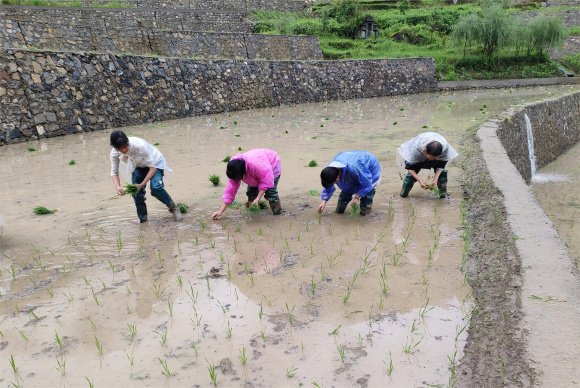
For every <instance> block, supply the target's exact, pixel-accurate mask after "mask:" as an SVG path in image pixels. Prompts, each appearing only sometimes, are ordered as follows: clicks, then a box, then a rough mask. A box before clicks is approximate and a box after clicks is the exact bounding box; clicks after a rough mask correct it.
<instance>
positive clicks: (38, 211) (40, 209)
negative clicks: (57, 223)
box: [33, 206, 56, 215]
mask: <svg viewBox="0 0 580 388" xmlns="http://www.w3.org/2000/svg"><path fill="white" fill-rule="evenodd" d="M55 211H56V210H49V209H47V208H45V207H44V206H37V207H35V208H34V210H33V212H34V214H37V215H43V214H54V212H55Z"/></svg>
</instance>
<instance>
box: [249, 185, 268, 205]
mask: <svg viewBox="0 0 580 388" xmlns="http://www.w3.org/2000/svg"><path fill="white" fill-rule="evenodd" d="M266 191H268V190H267V189H266V190H260V191H258V196H257V197H256V199H254V202H252V205H260V199H262V197H263V196H264V194H265V193H266Z"/></svg>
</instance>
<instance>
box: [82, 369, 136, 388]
mask: <svg viewBox="0 0 580 388" xmlns="http://www.w3.org/2000/svg"><path fill="white" fill-rule="evenodd" d="M131 365H132V364H131ZM85 379H87V381H88V382H89V388H95V385H94V384H93V382H92V381H91V380H89V378H88V377H87V376H85Z"/></svg>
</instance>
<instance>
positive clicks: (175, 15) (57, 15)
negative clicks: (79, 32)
mask: <svg viewBox="0 0 580 388" xmlns="http://www.w3.org/2000/svg"><path fill="white" fill-rule="evenodd" d="M5 23H9V24H11V25H12V27H11V28H14V29H17V28H18V24H22V23H24V24H26V25H27V26H31V25H32V26H34V24H35V23H40V24H46V23H50V24H53V25H60V26H63V27H69V26H77V25H82V26H90V27H95V28H97V27H100V28H155V29H169V30H182V31H214V32H215V31H219V32H243V33H251V32H252V31H253V29H254V23H253V22H251V21H248V20H246V19H245V17H244V12H233V11H232V12H225V11H209V10H204V11H201V10H196V11H189V10H172V9H165V10H155V9H134V8H117V9H110V8H74V7H71V8H68V7H24V6H0V34H2V29H3V25H5ZM33 29H34V27H33Z"/></svg>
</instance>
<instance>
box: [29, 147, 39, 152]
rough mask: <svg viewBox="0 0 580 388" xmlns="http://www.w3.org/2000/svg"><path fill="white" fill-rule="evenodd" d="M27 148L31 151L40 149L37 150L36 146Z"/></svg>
mask: <svg viewBox="0 0 580 388" xmlns="http://www.w3.org/2000/svg"><path fill="white" fill-rule="evenodd" d="M27 150H28V151H30V152H34V151H38V150H37V149H36V148H34V147H28V148H27Z"/></svg>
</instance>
